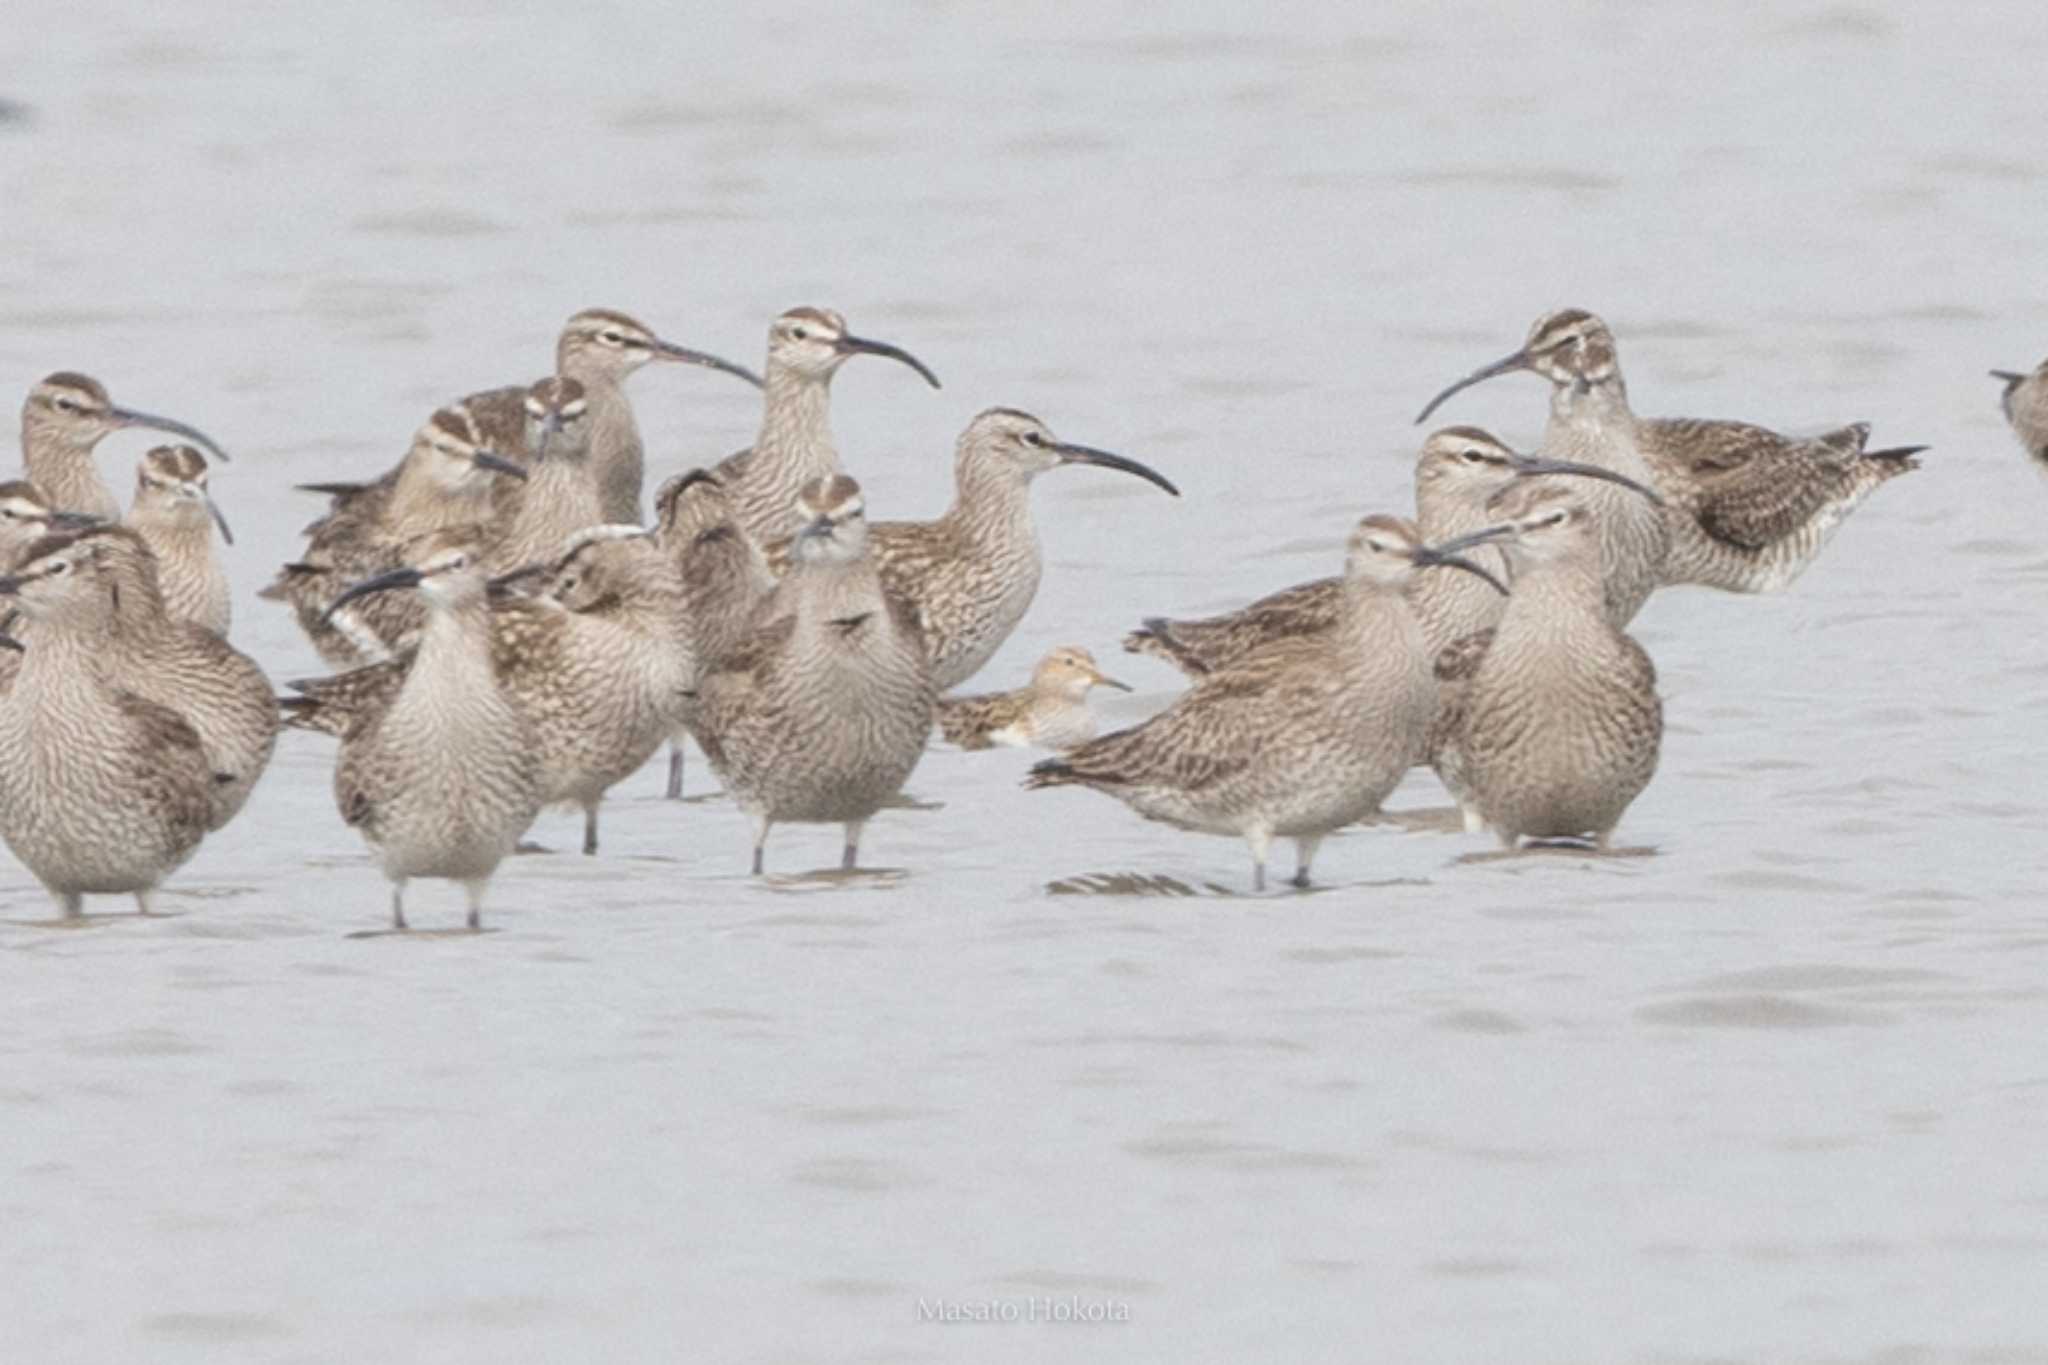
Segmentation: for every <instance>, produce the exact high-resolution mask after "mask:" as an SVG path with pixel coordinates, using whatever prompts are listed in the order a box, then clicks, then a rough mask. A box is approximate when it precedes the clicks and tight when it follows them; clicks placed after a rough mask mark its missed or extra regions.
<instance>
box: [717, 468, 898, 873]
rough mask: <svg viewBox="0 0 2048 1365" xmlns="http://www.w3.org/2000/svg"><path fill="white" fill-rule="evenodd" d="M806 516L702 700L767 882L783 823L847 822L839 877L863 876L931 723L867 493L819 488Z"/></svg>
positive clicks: (811, 493) (837, 482)
mask: <svg viewBox="0 0 2048 1365" xmlns="http://www.w3.org/2000/svg"><path fill="white" fill-rule="evenodd" d="M800 505H801V508H802V516H803V518H804V527H803V530H802V532H801V533H800V534H799V536H798V540H797V546H796V562H795V563H794V564H793V565H791V567H790V570H789V572H788V573H787V574H785V575H784V576H783V579H782V581H781V583H780V584H778V585H777V586H776V589H775V592H774V594H773V596H771V597H770V598H769V599H768V601H767V602H766V603H764V604H763V606H762V609H761V614H760V620H761V624H760V625H759V626H758V627H757V628H756V629H755V630H754V631H753V632H752V633H751V634H750V635H749V636H748V637H747V639H746V640H745V641H744V642H743V643H742V644H741V645H740V647H739V649H738V650H737V651H736V652H734V653H733V654H731V655H729V656H727V657H726V658H725V659H723V660H721V661H719V662H718V663H717V664H714V665H713V666H712V668H711V671H710V672H709V674H708V676H707V677H706V678H705V680H704V682H703V683H702V684H701V685H700V687H699V689H698V697H697V702H698V712H697V714H698V735H699V737H700V742H701V743H702V744H703V746H704V752H705V756H706V757H708V758H709V759H710V760H711V766H712V767H713V768H714V769H716V770H717V772H718V775H719V777H720V778H721V779H722V780H723V781H724V783H725V788H726V790H727V791H728V792H730V793H732V797H733V800H734V801H735V802H736V803H738V805H739V807H740V809H741V810H743V811H745V812H746V813H747V815H748V816H749V817H750V818H751V819H752V820H753V822H754V860H753V868H754V872H755V874H756V875H759V874H760V872H761V870H762V865H763V862H762V850H763V848H764V846H765V845H766V843H767V840H768V831H769V830H770V829H771V828H772V827H773V826H774V825H776V824H777V823H780V822H785V821H799V822H813V823H816V822H824V823H833V824H841V825H844V826H845V829H846V845H845V850H844V855H843V857H842V859H841V862H840V866H841V867H843V868H846V869H849V870H850V869H852V868H853V867H855V866H856V860H857V859H858V857H859V852H860V835H861V829H862V827H863V826H865V825H866V824H867V822H868V820H869V818H870V817H872V816H873V815H874V813H875V812H876V811H877V810H879V809H880V808H881V806H882V803H883V802H885V801H887V800H888V799H889V798H890V797H892V796H894V795H895V794H896V793H897V792H898V791H899V790H900V789H901V788H902V786H903V783H904V780H905V779H906V778H908V777H909V776H910V772H911V770H912V769H913V768H915V767H916V766H917V761H918V758H919V757H920V756H921V755H922V754H923V753H924V746H925V737H926V735H927V734H928V733H929V732H930V730H931V724H932V701H933V697H934V692H933V688H932V678H931V662H930V660H929V659H928V658H927V657H926V654H925V648H924V641H923V639H922V638H921V636H920V632H919V630H918V627H917V622H916V619H915V617H914V615H913V614H912V612H911V611H910V609H909V608H908V607H907V606H906V605H905V604H904V603H903V602H902V601H901V600H900V599H897V598H896V597H894V596H892V595H891V594H889V593H888V592H887V591H885V590H884V588H883V586H882V580H881V576H880V574H879V573H878V572H877V571H876V568H875V563H874V560H873V558H872V557H871V556H870V555H869V554H868V552H867V529H868V528H867V519H866V514H865V508H864V506H863V503H862V500H861V492H860V485H859V484H857V483H855V482H854V481H853V480H852V479H850V478H848V477H847V476H846V475H844V474H840V475H836V476H834V477H832V478H828V479H819V480H817V481H816V482H815V483H813V484H811V485H810V486H809V487H808V488H806V489H805V490H804V491H803V494H802V496H801V498H800Z"/></svg>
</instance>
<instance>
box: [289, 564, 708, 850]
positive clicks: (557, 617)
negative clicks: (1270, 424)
mask: <svg viewBox="0 0 2048 1365" xmlns="http://www.w3.org/2000/svg"><path fill="white" fill-rule="evenodd" d="M473 543H474V542H473V541H472V539H471V538H469V537H467V536H464V535H462V534H460V533H436V535H435V536H433V537H429V539H428V546H429V548H431V547H432V546H434V545H439V546H442V547H443V548H447V547H451V546H457V545H460V546H464V547H468V546H471V545H473ZM544 579H545V583H544V586H543V590H542V591H541V592H540V593H539V594H537V595H527V596H518V595H512V594H509V593H508V594H499V595H496V596H494V597H493V598H492V599H491V600H490V602H489V605H488V608H487V610H485V612H484V615H483V620H484V621H485V624H486V628H487V632H488V640H489V645H490V659H491V663H492V667H493V672H494V677H495V680H496V684H497V687H498V690H499V692H500V693H501V694H502V696H503V698H504V700H505V701H506V703H507V704H509V705H510V706H511V707H512V708H513V710H515V711H516V712H518V713H519V715H520V717H521V721H522V732H523V733H525V734H527V735H529V736H530V737H531V743H532V746H533V757H534V758H535V760H536V764H537V767H536V782H537V786H538V790H539V792H540V799H541V801H542V803H543V804H544V805H552V804H555V803H557V802H567V803H571V804H574V805H576V806H578V807H580V808H581V809H582V811H583V812H584V840H583V851H584V852H585V853H586V854H594V853H596V852H597V850H598V808H599V805H600V803H601V802H602V800H603V798H604V794H605V792H606V791H607V790H609V789H610V788H611V786H612V785H613V784H615V783H616V782H618V781H619V780H620V779H621V778H623V777H625V776H627V775H628V774H630V773H632V772H634V771H637V770H638V769H639V768H640V767H641V765H642V764H644V763H645V762H646V761H647V759H648V758H649V757H650V756H651V755H652V754H653V753H654V751H655V750H656V749H657V748H658V747H660V744H661V741H662V740H663V739H664V738H665V737H666V736H668V735H669V734H671V733H672V732H673V731H674V729H675V727H676V724H677V717H678V715H679V714H680V712H681V710H682V707H683V704H684V693H685V689H687V688H688V687H690V686H691V685H692V684H693V683H694V681H695V678H696V667H695V661H694V660H693V659H692V657H691V656H690V654H689V652H688V648H687V645H686V644H685V643H684V642H683V640H682V638H681V633H682V632H681V620H680V617H681V592H680V588H679V586H678V584H677V583H676V575H675V570H674V567H673V566H672V565H671V564H669V562H668V561H667V559H666V558H665V557H664V556H663V555H661V553H660V552H659V551H658V550H656V549H655V548H654V546H653V545H652V544H651V543H650V542H649V541H648V539H647V538H646V536H645V535H644V533H641V532H640V531H639V529H638V528H637V527H631V526H626V527H610V526H607V527H593V528H589V529H588V530H587V531H586V532H585V533H583V534H582V535H580V536H578V537H576V538H574V539H572V541H571V543H570V545H569V547H568V548H567V549H566V551H565V552H564V553H563V554H561V555H560V556H558V557H557V559H556V560H555V562H554V563H553V564H552V565H551V566H549V568H548V572H547V573H546V574H545V575H544ZM418 658H419V654H418V652H417V651H416V650H415V651H408V652H406V653H405V654H402V655H401V656H399V657H398V658H396V659H393V660H390V661H387V662H384V663H379V664H372V665H369V666H366V667H363V668H358V669H354V670H351V671H350V672H347V673H343V674H340V675H338V676H335V677H332V678H320V679H310V680H301V681H296V682H293V683H292V684H291V687H292V688H293V690H294V691H296V692H298V693H299V694H300V696H299V697H298V698H295V699H293V700H291V701H287V702H286V703H285V707H286V710H287V712H288V713H289V715H290V717H291V719H290V722H289V723H290V724H292V725H293V726H295V727H298V728H302V729H312V730H321V731H325V732H326V733H329V734H345V733H346V732H347V731H348V730H349V728H350V727H351V726H352V725H353V724H354V720H353V718H354V717H356V716H358V715H362V714H365V713H375V712H377V711H379V710H381V709H383V708H384V707H387V706H389V705H391V704H392V702H393V699H394V698H395V697H396V695H397V694H398V692H399V691H400V689H401V688H402V687H403V686H404V685H405V682H406V679H407V678H408V676H409V674H410V672H411V670H412V669H413V668H415V667H416V666H417V660H418Z"/></svg>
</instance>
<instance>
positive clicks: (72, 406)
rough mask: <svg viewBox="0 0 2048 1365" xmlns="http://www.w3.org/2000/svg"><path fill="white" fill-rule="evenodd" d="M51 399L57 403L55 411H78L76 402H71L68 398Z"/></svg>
mask: <svg viewBox="0 0 2048 1365" xmlns="http://www.w3.org/2000/svg"><path fill="white" fill-rule="evenodd" d="M51 401H52V402H53V403H55V404H56V405H57V411H59V412H77V411H78V404H76V403H74V402H72V401H71V400H70V399H69V398H55V399H52V400H51Z"/></svg>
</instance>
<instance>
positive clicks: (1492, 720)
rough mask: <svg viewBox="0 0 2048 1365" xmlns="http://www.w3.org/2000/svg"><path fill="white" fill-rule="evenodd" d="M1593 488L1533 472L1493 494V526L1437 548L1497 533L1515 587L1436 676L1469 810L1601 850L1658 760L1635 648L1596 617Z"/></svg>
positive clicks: (1536, 834) (1647, 674) (1491, 821)
mask: <svg viewBox="0 0 2048 1365" xmlns="http://www.w3.org/2000/svg"><path fill="white" fill-rule="evenodd" d="M1592 492H1593V490H1592V487H1591V486H1581V485H1572V486H1567V485H1564V484H1562V483H1552V482H1548V481H1539V482H1534V483H1528V484H1522V485H1517V486H1514V487H1511V488H1509V489H1507V490H1506V491H1505V492H1503V493H1502V494H1501V495H1500V496H1499V497H1498V498H1497V499H1496V500H1495V510H1496V511H1497V512H1498V513H1499V514H1500V516H1501V518H1502V520H1501V523H1500V524H1499V525H1496V526H1493V527H1490V528H1487V529H1485V530H1481V531H1475V532H1473V533H1472V534H1471V535H1469V536H1466V537H1461V538H1460V540H1458V541H1452V542H1450V544H1449V545H1448V546H1446V548H1453V547H1459V546H1461V545H1478V544H1484V543H1489V542H1498V543H1499V544H1501V545H1502V546H1503V547H1504V548H1505V549H1506V551H1507V554H1508V561H1509V563H1510V565H1511V566H1512V568H1513V572H1514V583H1515V591H1514V596H1513V597H1512V598H1510V599H1509V601H1508V604H1507V609H1506V610H1505V611H1504V612H1502V614H1501V619H1500V623H1499V624H1498V625H1497V626H1495V627H1494V628H1493V629H1492V630H1491V631H1489V632H1482V633H1481V634H1479V635H1476V636H1472V637H1468V638H1467V639H1466V640H1464V641H1461V642H1459V643H1457V644H1454V645H1453V646H1452V647H1451V648H1450V649H1449V650H1448V651H1446V654H1445V657H1444V659H1443V660H1441V661H1440V662H1439V665H1438V673H1439V676H1440V677H1443V678H1444V679H1445V681H1446V682H1447V683H1450V684H1454V685H1455V687H1456V691H1455V692H1453V693H1448V694H1447V697H1446V702H1445V712H1446V715H1445V722H1446V724H1447V725H1448V727H1449V733H1448V735H1447V736H1445V737H1444V739H1443V743H1444V745H1445V747H1446V748H1447V749H1448V750H1450V751H1451V752H1450V761H1451V762H1452V763H1453V764H1454V766H1455V767H1456V768H1457V769H1458V770H1459V771H1460V772H1461V773H1462V785H1463V786H1464V787H1465V789H1466V791H1465V792H1463V793H1461V794H1460V799H1461V802H1463V801H1469V802H1470V805H1471V808H1472V809H1473V810H1475V811H1476V812H1477V813H1478V815H1479V817H1480V819H1481V820H1482V821H1483V822H1484V823H1485V824H1486V825H1487V826H1489V827H1491V828H1492V829H1493V830H1494V831H1495V832H1496V833H1497V834H1498V835H1499V836H1500V838H1501V840H1502V842H1503V843H1505V844H1506V845H1507V846H1508V847H1509V848H1513V847H1514V846H1515V845H1516V843H1517V841H1518V840H1520V839H1522V838H1532V839H1581V838H1590V839H1592V840H1593V841H1594V843H1595V844H1596V845H1597V846H1599V847H1603V848H1604V847H1605V846H1606V844H1607V840H1608V837H1609V835H1610V834H1611V833H1612V832H1613V830H1614V826H1615V825H1616V824H1617V823H1618V822H1619V821H1620V819H1621V816H1622V812H1623V811H1625V810H1627V809H1628V806H1629V803H1630V802H1631V801H1633V800H1635V798H1636V796H1637V795H1638V794H1639V793H1641V791H1642V790H1643V788H1644V787H1646V786H1648V785H1649V782H1650V777H1651V774H1653V773H1654V772H1655V771H1656V768H1657V749H1658V744H1659V742H1660V740H1661V739H1662V736H1663V733H1664V713H1663V707H1662V704H1661V703H1660V702H1659V701H1658V699H1657V673H1656V669H1655V668H1654V667H1653V666H1652V665H1651V663H1650V656H1649V655H1647V654H1645V653H1644V652H1643V648H1642V646H1641V645H1638V644H1637V643H1636V642H1635V641H1634V640H1633V639H1631V638H1629V637H1628V636H1627V635H1625V634H1623V633H1622V632H1621V631H1620V630H1619V629H1618V628H1617V627H1616V626H1615V625H1614V624H1613V622H1612V620H1611V618H1610V617H1609V616H1608V615H1607V613H1606V608H1605V591H1604V588H1603V581H1602V574H1601V564H1600V537H1599V528H1598V527H1597V526H1595V525H1594V524H1593V518H1594V516H1595V515H1597V514H1596V513H1595V511H1594V499H1593V496H1592Z"/></svg>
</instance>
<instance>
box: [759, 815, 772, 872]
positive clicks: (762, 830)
mask: <svg viewBox="0 0 2048 1365" xmlns="http://www.w3.org/2000/svg"><path fill="white" fill-rule="evenodd" d="M773 823H774V821H772V820H770V819H769V818H768V817H767V816H765V815H757V816H755V817H754V875H755V876H756V877H758V876H760V875H761V854H762V851H763V850H764V849H766V848H767V847H768V827H769V826H770V825H772V824H773Z"/></svg>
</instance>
